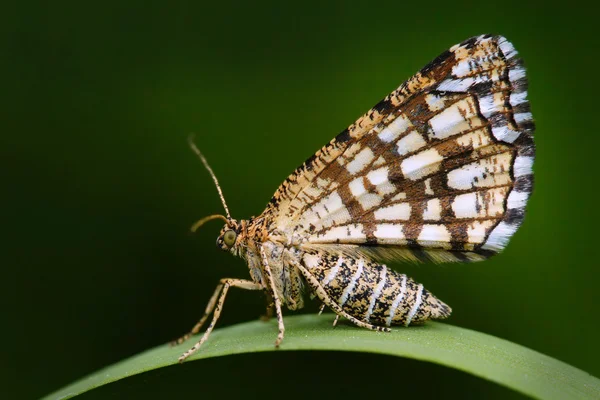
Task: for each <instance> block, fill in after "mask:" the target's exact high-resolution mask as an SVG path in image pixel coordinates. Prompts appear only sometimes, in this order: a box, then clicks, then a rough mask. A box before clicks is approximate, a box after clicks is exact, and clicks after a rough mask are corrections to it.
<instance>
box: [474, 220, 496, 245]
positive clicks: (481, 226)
mask: <svg viewBox="0 0 600 400" xmlns="http://www.w3.org/2000/svg"><path fill="white" fill-rule="evenodd" d="M495 222H496V221H493V220H487V221H473V223H472V224H470V225H469V226H467V240H468V242H469V243H473V244H479V243H481V242H483V241H484V240H485V235H486V233H487V230H488V229H489V228H490V227H491V226H492V225H494V223H495Z"/></svg>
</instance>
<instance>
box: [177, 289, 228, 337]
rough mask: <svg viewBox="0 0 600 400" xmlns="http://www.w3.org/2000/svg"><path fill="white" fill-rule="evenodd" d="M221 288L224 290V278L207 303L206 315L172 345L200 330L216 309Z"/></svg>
mask: <svg viewBox="0 0 600 400" xmlns="http://www.w3.org/2000/svg"><path fill="white" fill-rule="evenodd" d="M221 290H223V280H221V283H219V284H218V285H217V288H216V289H215V292H214V293H213V295H212V297H211V298H210V300H209V302H208V304H207V305H206V310H204V315H203V316H202V318H200V321H198V322H197V323H196V325H194V327H193V328H192V330H191V331H189V332H188V333H186V334H185V335H183V336H182V337H180V338H179V339H177V340H174V341H172V342H171V346H175V345H178V344H182V343H183V342H185V341H186V340H188V339H189V338H190V337H192V335H195V334H196V333H198V332H200V328H202V325H204V323H205V322H206V319H207V318H208V316H209V315H210V313H212V311H213V310H214V308H215V305H216V304H217V297H218V296H219V293H221Z"/></svg>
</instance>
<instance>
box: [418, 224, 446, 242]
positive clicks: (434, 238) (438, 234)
mask: <svg viewBox="0 0 600 400" xmlns="http://www.w3.org/2000/svg"><path fill="white" fill-rule="evenodd" d="M417 240H418V241H419V242H450V232H449V231H448V228H446V226H445V225H430V224H425V225H423V229H421V233H420V234H419V237H418V238H417Z"/></svg>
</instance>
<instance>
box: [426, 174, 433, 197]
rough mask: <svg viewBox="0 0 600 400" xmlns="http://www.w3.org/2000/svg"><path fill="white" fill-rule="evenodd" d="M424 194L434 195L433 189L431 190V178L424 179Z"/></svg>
mask: <svg viewBox="0 0 600 400" xmlns="http://www.w3.org/2000/svg"><path fill="white" fill-rule="evenodd" d="M425 194H427V195H430V196H431V195H433V194H435V193H434V192H433V189H432V188H431V178H429V179H425Z"/></svg>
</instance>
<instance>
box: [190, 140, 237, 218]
mask: <svg viewBox="0 0 600 400" xmlns="http://www.w3.org/2000/svg"><path fill="white" fill-rule="evenodd" d="M188 143H189V144H190V147H191V148H192V150H193V151H194V153H196V155H197V156H198V158H200V161H202V164H204V167H206V169H207V170H208V173H209V174H210V176H211V177H212V179H213V182H215V186H216V187H217V191H218V192H219V197H220V198H221V203H223V208H224V209H225V213H226V214H227V218H228V219H231V214H229V208H227V203H225V197H223V191H222V190H221V186H219V180H218V179H217V177H216V175H215V173H214V172H213V170H212V168H211V167H210V165H208V161H206V158H204V156H203V155H202V153H201V152H200V149H198V147H197V146H196V144H195V143H194V134H193V133H192V134H191V135H190V136H188Z"/></svg>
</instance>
